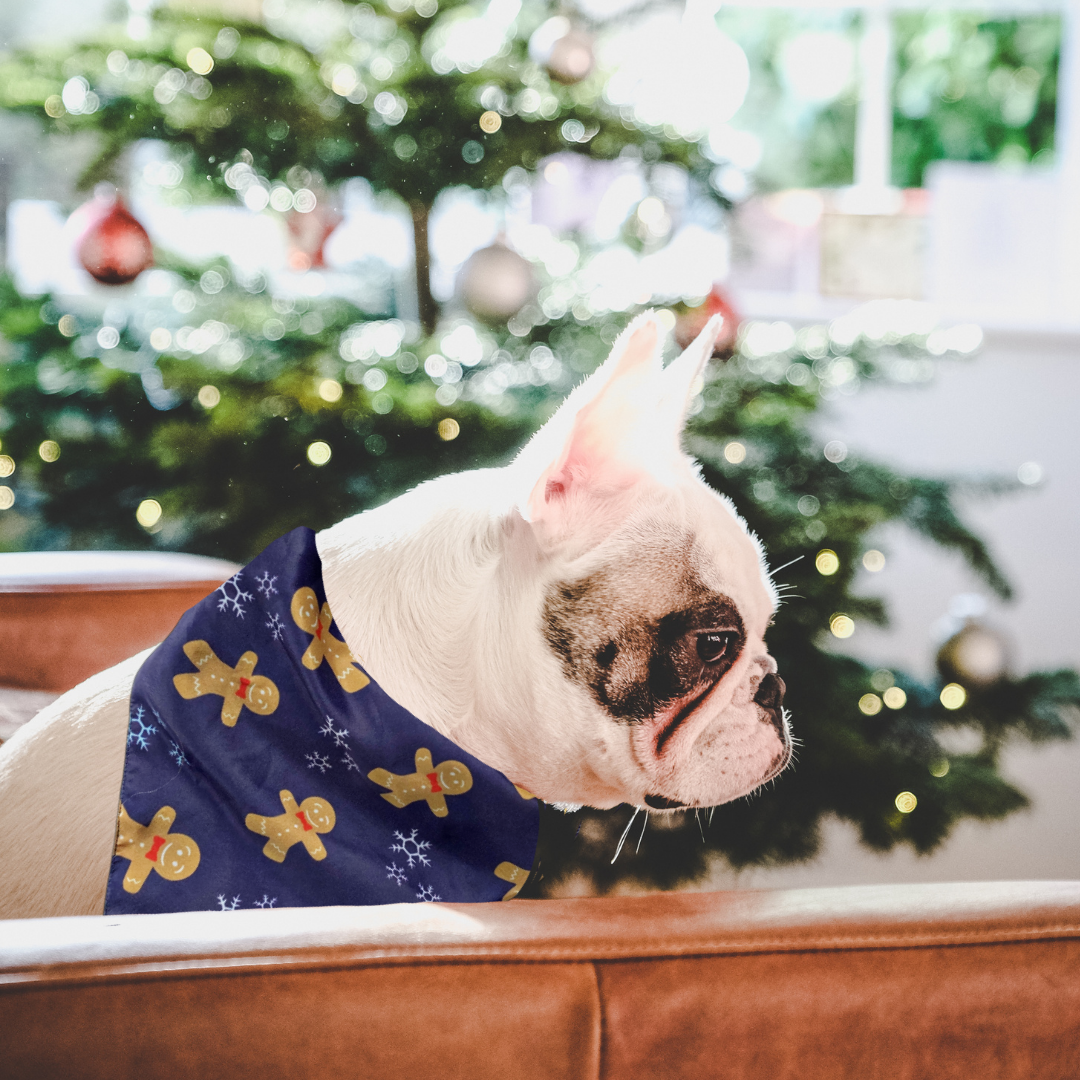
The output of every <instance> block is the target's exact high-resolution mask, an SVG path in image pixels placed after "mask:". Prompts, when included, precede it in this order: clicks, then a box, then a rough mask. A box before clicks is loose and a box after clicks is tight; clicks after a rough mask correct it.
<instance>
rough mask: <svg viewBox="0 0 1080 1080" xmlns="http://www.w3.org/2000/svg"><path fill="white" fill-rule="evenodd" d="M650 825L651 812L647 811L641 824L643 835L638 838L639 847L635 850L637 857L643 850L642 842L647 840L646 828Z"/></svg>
mask: <svg viewBox="0 0 1080 1080" xmlns="http://www.w3.org/2000/svg"><path fill="white" fill-rule="evenodd" d="M648 824H649V811H648V810H646V811H645V820H644V821H643V822H642V823H641V835H640V836H639V837H638V838H637V847H636V848H634V854H635V855H636V854H637V853H638V852H639V851H640V850H641V841H642V840H644V839H645V827H646V826H647V825H648Z"/></svg>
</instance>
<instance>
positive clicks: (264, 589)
mask: <svg viewBox="0 0 1080 1080" xmlns="http://www.w3.org/2000/svg"><path fill="white" fill-rule="evenodd" d="M276 581H277V574H271V573H270V571H269V570H267V571H265V572H264V573H261V574H258V575H257V576H256V578H255V584H256V586H257V588H258V590H259V592H261V593H262V594H263V596H265V597H266V599H267V600H269V599H270V597H271V596H277V587H276V586H275V584H274V583H275V582H276Z"/></svg>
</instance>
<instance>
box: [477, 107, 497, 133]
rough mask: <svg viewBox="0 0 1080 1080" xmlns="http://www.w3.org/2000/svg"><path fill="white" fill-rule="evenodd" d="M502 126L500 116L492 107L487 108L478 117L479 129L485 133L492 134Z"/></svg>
mask: <svg viewBox="0 0 1080 1080" xmlns="http://www.w3.org/2000/svg"><path fill="white" fill-rule="evenodd" d="M501 127H502V117H501V116H500V115H499V114H498V113H497V112H495V110H494V109H488V111H487V112H486V113H483V114H482V115H481V117H480V130H481V131H482V132H484V133H485V134H486V135H494V134H495V132H496V131H498V130H499V128H501Z"/></svg>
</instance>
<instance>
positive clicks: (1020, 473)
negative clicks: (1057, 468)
mask: <svg viewBox="0 0 1080 1080" xmlns="http://www.w3.org/2000/svg"><path fill="white" fill-rule="evenodd" d="M1016 478H1017V480H1019V481H1020V483H1021V484H1026V485H1027V486H1028V487H1034V486H1035V485H1036V484H1037V483H1038V482H1039V481H1040V480H1041V479H1042V478H1043V470H1042V466H1041V465H1040V464H1039V463H1038V462H1037V461H1025V462H1024V464H1023V465H1021V466H1020V468H1018V469H1017V470H1016Z"/></svg>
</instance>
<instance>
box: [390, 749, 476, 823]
mask: <svg viewBox="0 0 1080 1080" xmlns="http://www.w3.org/2000/svg"><path fill="white" fill-rule="evenodd" d="M415 761H416V772H414V773H409V774H408V775H407V776H398V775H397V774H396V773H392V772H389V771H387V770H386V769H372V770H371V772H369V773H368V779H369V780H373V781H374V782H375V783H376V784H379V785H380V786H381V787H384V788H389V789H390V791H389V793H388V794H385V795H383V798H384V799H385V800H386V801H387V802H388V803H391V804H392V805H393V806H397V807H405V806H408V805H409V804H410V803H414V802H418V801H419V800H420V799H424V800H426V802H427V804H428V806H429V807H430V809H431V812H432V813H433V814H434V815H435V816H436V817H446V815H447V814H448V813H449V810H448V809H447V806H446V796H447V795H464V794H465V792H466V791H468V790H469V789H470V788H471V787H472V786H473V778H472V773H471V772H469V769H468V766H467V765H463V764H462V763H461V762H460V761H444V762H442V763H441V764H440V765H435V764H434V763H433V762H432V759H431V751H430V750H426V749H424V748H423V747H421V748H420V749H419V750H417V751H416V758H415Z"/></svg>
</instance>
